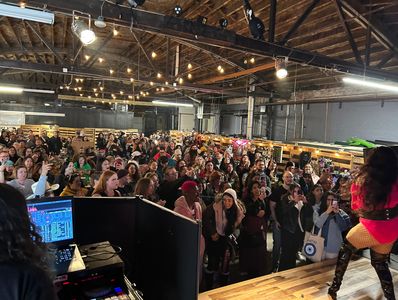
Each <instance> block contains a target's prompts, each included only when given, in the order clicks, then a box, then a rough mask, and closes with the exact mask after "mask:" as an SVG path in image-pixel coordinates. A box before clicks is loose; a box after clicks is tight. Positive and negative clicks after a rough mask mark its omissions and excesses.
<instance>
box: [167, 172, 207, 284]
mask: <svg viewBox="0 0 398 300" xmlns="http://www.w3.org/2000/svg"><path fill="white" fill-rule="evenodd" d="M180 190H181V193H182V196H181V197H179V198H178V199H177V200H176V201H175V203H174V206H175V207H174V211H175V212H177V213H179V214H180V215H183V216H185V217H187V218H189V219H192V220H197V221H202V207H201V205H200V203H199V188H198V185H197V183H196V182H195V181H193V180H188V181H185V182H184V183H183V184H182V185H181V187H180ZM204 252H205V239H204V237H203V235H201V237H200V248H199V254H200V264H199V265H200V266H202V262H203V254H204ZM200 274H202V272H200ZM200 277H201V276H200Z"/></svg>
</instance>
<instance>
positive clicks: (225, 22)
mask: <svg viewBox="0 0 398 300" xmlns="http://www.w3.org/2000/svg"><path fill="white" fill-rule="evenodd" d="M218 23H219V24H220V27H221V28H222V29H225V28H227V26H228V20H227V19H225V18H222V19H220V20H219V21H218Z"/></svg>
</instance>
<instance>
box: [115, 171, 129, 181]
mask: <svg viewBox="0 0 398 300" xmlns="http://www.w3.org/2000/svg"><path fill="white" fill-rule="evenodd" d="M116 174H117V179H120V178H123V177H124V176H127V175H128V174H129V171H127V170H126V169H121V170H118V171H117V173H116Z"/></svg>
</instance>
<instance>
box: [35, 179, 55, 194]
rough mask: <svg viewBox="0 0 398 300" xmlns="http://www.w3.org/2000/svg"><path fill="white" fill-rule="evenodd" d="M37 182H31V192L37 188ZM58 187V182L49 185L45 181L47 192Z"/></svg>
mask: <svg viewBox="0 0 398 300" xmlns="http://www.w3.org/2000/svg"><path fill="white" fill-rule="evenodd" d="M38 184H39V182H38V181H37V182H35V183H34V184H32V191H33V194H36V189H37V185H38ZM58 189H59V184H58V183H56V184H52V185H50V184H49V183H48V182H46V193H47V192H53V191H56V190H58Z"/></svg>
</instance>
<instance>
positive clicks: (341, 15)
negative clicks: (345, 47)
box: [333, 0, 363, 64]
mask: <svg viewBox="0 0 398 300" xmlns="http://www.w3.org/2000/svg"><path fill="white" fill-rule="evenodd" d="M333 3H334V5H335V7H336V10H337V12H338V15H339V18H340V22H341V25H342V26H343V28H344V31H345V33H346V36H347V39H348V41H349V42H350V45H351V48H352V52H353V53H354V56H355V59H356V60H357V63H359V64H363V61H362V58H361V56H360V55H359V52H358V48H357V44H356V43H355V40H354V38H353V36H352V33H351V30H350V27H349V26H348V23H347V21H346V19H345V17H344V13H343V9H342V7H341V2H340V1H339V0H334V1H333Z"/></svg>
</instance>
